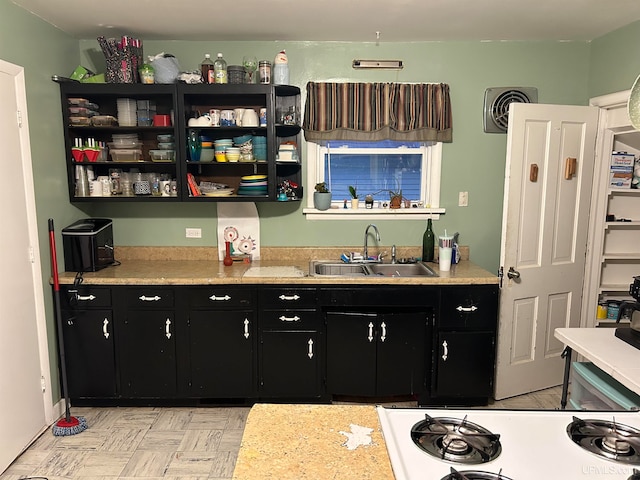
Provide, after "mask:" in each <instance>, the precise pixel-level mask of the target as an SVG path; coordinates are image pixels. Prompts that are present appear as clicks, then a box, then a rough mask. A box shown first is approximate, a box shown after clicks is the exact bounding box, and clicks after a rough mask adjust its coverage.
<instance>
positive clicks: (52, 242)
mask: <svg viewBox="0 0 640 480" xmlns="http://www.w3.org/2000/svg"><path fill="white" fill-rule="evenodd" d="M49 249H50V250H51V271H52V273H53V304H54V307H55V317H56V324H57V327H58V349H59V351H60V372H61V375H62V390H63V391H62V393H63V395H64V415H65V420H66V421H67V422H69V421H70V420H71V408H70V406H69V394H68V391H69V390H68V388H67V359H66V357H65V354H64V334H63V332H62V311H61V308H60V279H59V277H58V259H57V257H56V237H55V232H54V229H53V218H50V219H49Z"/></svg>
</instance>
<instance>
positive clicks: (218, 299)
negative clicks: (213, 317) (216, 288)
mask: <svg viewBox="0 0 640 480" xmlns="http://www.w3.org/2000/svg"><path fill="white" fill-rule="evenodd" d="M209 300H212V301H214V302H216V301H222V302H226V301H228V300H231V297H230V296H229V295H225V296H224V297H216V296H215V295H211V296H210V297H209Z"/></svg>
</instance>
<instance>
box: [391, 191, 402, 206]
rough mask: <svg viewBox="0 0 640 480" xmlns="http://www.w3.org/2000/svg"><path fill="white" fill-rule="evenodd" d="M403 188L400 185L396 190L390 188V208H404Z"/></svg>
mask: <svg viewBox="0 0 640 480" xmlns="http://www.w3.org/2000/svg"><path fill="white" fill-rule="evenodd" d="M402 198H403V197H402V189H401V188H400V186H398V188H397V189H396V190H389V208H392V209H396V208H402Z"/></svg>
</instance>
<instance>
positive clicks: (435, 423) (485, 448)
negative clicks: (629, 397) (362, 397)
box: [378, 407, 640, 480]
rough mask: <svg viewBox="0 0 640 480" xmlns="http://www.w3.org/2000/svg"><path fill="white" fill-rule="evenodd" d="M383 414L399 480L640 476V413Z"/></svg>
mask: <svg viewBox="0 0 640 480" xmlns="http://www.w3.org/2000/svg"><path fill="white" fill-rule="evenodd" d="M378 417H379V418H380V423H381V425H382V433H383V435H384V439H385V442H386V444H387V450H388V452H389V457H390V459H391V466H392V468H393V473H394V475H395V477H396V480H490V479H496V480H534V479H535V480H540V479H541V478H544V479H545V480H576V479H581V478H582V479H594V480H595V479H597V480H600V479H607V480H608V479H621V480H622V479H624V480H640V437H639V435H640V413H638V412H628V411H621V412H610V411H597V412H595V411H567V410H559V411H543V410H539V411H538V410H536V411H531V410H487V409H468V410H453V409H429V408H384V407H378ZM569 432H571V434H573V435H574V439H572V438H571V436H570V434H569ZM452 469H454V470H452ZM636 469H637V471H636ZM454 471H455V472H458V473H454Z"/></svg>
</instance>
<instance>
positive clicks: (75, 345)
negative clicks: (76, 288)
mask: <svg viewBox="0 0 640 480" xmlns="http://www.w3.org/2000/svg"><path fill="white" fill-rule="evenodd" d="M62 317H63V321H62V328H63V336H64V350H65V358H66V367H67V386H68V388H69V397H70V398H72V399H78V398H92V397H93V398H108V397H115V396H116V372H115V354H114V342H113V322H112V316H111V310H64V311H63V312H62Z"/></svg>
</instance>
